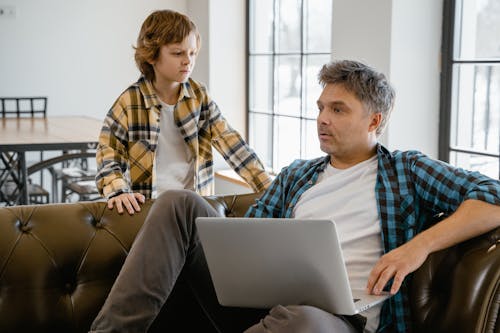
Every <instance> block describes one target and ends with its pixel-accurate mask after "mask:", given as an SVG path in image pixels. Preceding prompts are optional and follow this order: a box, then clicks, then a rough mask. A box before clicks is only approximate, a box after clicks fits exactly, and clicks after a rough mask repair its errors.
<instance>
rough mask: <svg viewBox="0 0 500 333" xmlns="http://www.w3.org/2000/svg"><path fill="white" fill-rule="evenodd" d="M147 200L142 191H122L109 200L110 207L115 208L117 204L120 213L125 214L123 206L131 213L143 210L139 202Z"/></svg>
mask: <svg viewBox="0 0 500 333" xmlns="http://www.w3.org/2000/svg"><path fill="white" fill-rule="evenodd" d="M145 201H146V198H145V197H144V195H142V194H140V193H122V194H120V195H117V196H116V197H112V198H111V199H109V200H108V208H109V209H113V206H115V205H116V209H117V210H118V214H123V207H125V209H126V210H127V212H128V213H129V214H130V215H133V214H134V213H135V212H140V211H141V206H140V205H139V203H141V204H143V203H144V202H145Z"/></svg>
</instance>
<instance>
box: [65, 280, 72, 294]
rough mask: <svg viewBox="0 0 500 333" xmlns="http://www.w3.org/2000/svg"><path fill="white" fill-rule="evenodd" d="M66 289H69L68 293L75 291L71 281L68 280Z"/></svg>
mask: <svg viewBox="0 0 500 333" xmlns="http://www.w3.org/2000/svg"><path fill="white" fill-rule="evenodd" d="M64 289H66V291H67V292H68V293H71V292H73V290H74V287H73V284H71V283H69V282H67V283H66V284H65V285H64Z"/></svg>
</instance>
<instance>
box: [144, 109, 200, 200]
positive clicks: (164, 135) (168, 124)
mask: <svg viewBox="0 0 500 333" xmlns="http://www.w3.org/2000/svg"><path fill="white" fill-rule="evenodd" d="M174 107H175V106H174V105H169V104H166V103H164V102H161V115H160V134H159V136H158V147H156V155H155V161H154V168H155V171H156V184H155V185H156V191H155V192H153V195H152V197H153V198H155V197H156V196H157V195H158V194H160V193H162V192H164V191H166V190H171V189H189V190H194V163H195V161H194V158H193V154H192V153H191V151H190V150H189V147H188V146H187V144H186V143H185V142H184V139H183V137H182V134H181V132H180V130H179V128H178V127H177V126H176V125H175V122H174V112H173V111H174Z"/></svg>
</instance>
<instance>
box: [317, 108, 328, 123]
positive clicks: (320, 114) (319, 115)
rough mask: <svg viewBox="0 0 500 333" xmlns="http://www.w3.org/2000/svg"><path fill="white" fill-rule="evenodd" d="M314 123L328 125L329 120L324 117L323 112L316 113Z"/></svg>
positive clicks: (324, 113)
mask: <svg viewBox="0 0 500 333" xmlns="http://www.w3.org/2000/svg"><path fill="white" fill-rule="evenodd" d="M316 121H317V122H318V124H329V123H330V120H329V119H328V117H327V116H326V112H325V111H323V112H320V113H318V117H317V118H316Z"/></svg>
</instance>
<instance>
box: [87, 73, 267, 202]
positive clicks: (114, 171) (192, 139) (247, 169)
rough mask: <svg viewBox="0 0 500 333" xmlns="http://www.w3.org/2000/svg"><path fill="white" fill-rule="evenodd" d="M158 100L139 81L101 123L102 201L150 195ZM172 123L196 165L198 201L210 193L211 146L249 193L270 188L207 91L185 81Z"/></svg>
mask: <svg viewBox="0 0 500 333" xmlns="http://www.w3.org/2000/svg"><path fill="white" fill-rule="evenodd" d="M160 109H161V105H160V100H159V98H158V97H157V95H156V94H155V92H154V89H153V85H152V84H151V82H149V81H148V80H146V79H145V78H144V77H141V78H140V79H139V81H137V82H136V83H135V84H133V85H131V86H130V87H129V88H128V89H127V90H125V92H123V93H122V94H121V95H120V97H118V99H117V100H116V102H115V103H114V105H113V106H112V108H111V110H110V111H109V112H108V114H107V115H106V118H105V119H104V124H103V127H102V130H101V133H100V135H99V145H98V147H97V153H96V160H97V170H98V171H97V176H96V183H97V188H98V189H99V192H100V193H101V195H103V196H104V197H106V198H109V197H112V196H114V195H116V194H119V193H122V192H139V193H142V194H143V195H145V196H146V198H150V197H151V195H152V193H153V191H154V190H155V178H156V177H155V172H154V171H153V163H154V159H155V151H156V147H157V145H158V134H159V131H160V127H159V126H160ZM174 120H175V123H176V125H177V127H178V128H179V130H180V132H181V134H182V136H183V138H184V142H186V144H187V145H188V147H189V149H190V150H191V152H192V153H193V157H194V158H195V159H196V161H195V163H194V164H195V172H194V174H195V176H194V178H195V179H194V185H195V189H196V191H197V192H198V193H199V194H201V195H211V194H213V192H214V171H213V155H212V146H213V147H215V149H217V151H219V152H220V153H221V155H222V156H223V157H224V159H225V160H226V161H227V162H228V164H229V165H230V166H231V167H232V168H233V169H234V170H235V171H236V172H237V173H238V174H239V175H240V176H241V177H242V178H243V179H245V181H246V182H247V183H248V184H249V185H250V186H251V187H252V188H253V190H254V191H262V190H264V189H265V188H267V187H268V185H269V184H270V183H271V179H270V178H269V175H268V174H267V173H266V172H265V170H264V166H263V164H262V162H261V161H260V160H259V158H258V157H257V155H256V154H255V152H254V151H253V150H252V149H251V148H250V147H249V146H248V145H247V144H246V143H245V141H244V140H243V139H242V137H241V136H240V135H239V134H238V132H236V131H235V130H234V129H233V128H232V127H231V126H230V125H229V124H228V123H227V121H226V120H225V119H224V117H223V116H222V115H221V113H220V110H219V108H218V107H217V104H216V103H215V102H214V101H212V99H211V98H210V96H208V94H207V89H206V87H205V86H204V85H203V84H201V83H199V82H196V81H195V80H192V79H189V81H188V82H186V83H183V84H182V85H181V89H180V93H179V99H178V101H177V104H176V105H175V108H174Z"/></svg>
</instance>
